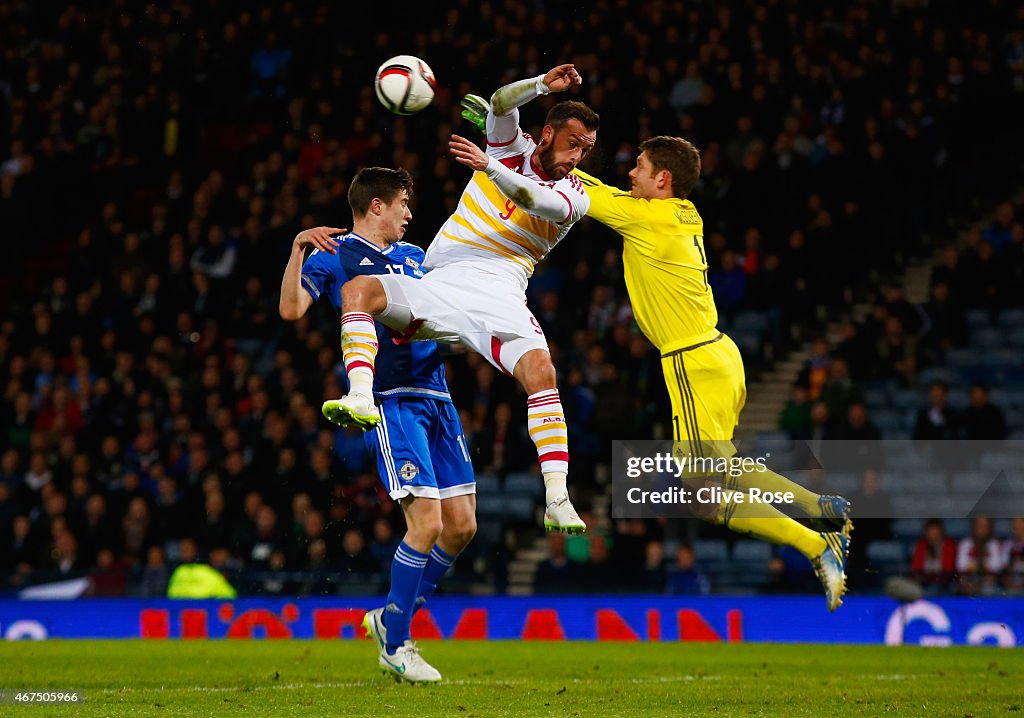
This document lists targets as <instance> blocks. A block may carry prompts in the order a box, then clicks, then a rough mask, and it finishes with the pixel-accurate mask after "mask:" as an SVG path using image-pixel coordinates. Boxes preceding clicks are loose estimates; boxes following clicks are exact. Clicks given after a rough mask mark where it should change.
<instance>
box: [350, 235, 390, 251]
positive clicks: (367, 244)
mask: <svg viewBox="0 0 1024 718" xmlns="http://www.w3.org/2000/svg"><path fill="white" fill-rule="evenodd" d="M348 236H349V237H352V238H353V239H358V240H359V241H360V242H362V243H363V244H365V245H366V246H367V247H370V248H371V249H373V250H375V251H377V252H379V253H381V254H391V250H393V249H394V248H395V245H394V244H389V245H388V246H387V247H385V248H384V249H381V248H380V247H378V246H377V245H376V244H374V243H373V242H371V241H370V240H368V239H367V238H366V237H363V236H362V235H359V234H356V233H355V232H349V233H348Z"/></svg>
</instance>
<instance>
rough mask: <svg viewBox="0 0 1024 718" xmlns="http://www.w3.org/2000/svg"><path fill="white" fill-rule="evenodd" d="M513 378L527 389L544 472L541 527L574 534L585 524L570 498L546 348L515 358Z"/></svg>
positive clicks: (565, 436)
mask: <svg viewBox="0 0 1024 718" xmlns="http://www.w3.org/2000/svg"><path fill="white" fill-rule="evenodd" d="M513 374H514V376H515V378H516V379H517V380H518V381H519V383H520V384H521V385H522V386H523V389H525V390H526V393H527V395H528V398H527V400H526V402H527V424H528V429H529V432H530V438H531V439H532V440H533V443H534V445H535V446H536V447H537V458H538V460H539V461H540V470H541V473H542V474H543V476H544V503H545V511H544V527H545V528H547V529H548V530H549V531H562V532H565V533H570V534H575V533H583V532H584V531H586V530H587V525H586V524H585V523H584V522H583V520H582V519H581V518H580V516H579V514H577V513H576V509H575V508H573V505H572V503H571V502H570V501H569V490H568V487H567V486H566V479H567V477H568V473H569V432H568V428H567V426H566V423H565V412H563V410H562V400H561V399H560V398H559V396H558V389H557V388H556V385H555V367H554V365H553V364H552V363H551V355H550V354H549V353H548V351H547V350H545V349H531V350H530V351H528V352H526V353H525V354H523V356H522V358H521V359H519V361H518V362H516V365H515V370H514V372H513Z"/></svg>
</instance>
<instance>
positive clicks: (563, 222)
mask: <svg viewBox="0 0 1024 718" xmlns="http://www.w3.org/2000/svg"><path fill="white" fill-rule="evenodd" d="M555 192H558V194H560V195H562V199H564V200H565V201H566V202H569V216H568V217H566V218H565V219H563V220H562V224H565V223H566V222H568V221H569V220H570V219H572V213H573V211H574V210H573V207H572V202H570V201H569V198H568V197H566V196H565V193H564V192H562V191H561V190H557V189H556V190H555Z"/></svg>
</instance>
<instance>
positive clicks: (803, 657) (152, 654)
mask: <svg viewBox="0 0 1024 718" xmlns="http://www.w3.org/2000/svg"><path fill="white" fill-rule="evenodd" d="M422 646H423V656H424V657H425V658H426V659H427V660H428V661H430V662H431V663H432V664H433V665H434V666H435V667H437V668H438V669H439V670H440V671H441V673H442V674H443V675H444V676H445V682H444V683H441V684H439V685H433V686H423V685H420V686H412V685H408V684H396V683H394V682H393V681H392V680H390V679H388V678H385V677H384V676H382V675H380V674H379V673H378V672H377V661H376V653H375V652H374V649H373V647H372V645H371V644H370V642H369V641H282V642H276V641H196V642H192V641H166V642H156V641H153V642H149V641H79V642H62V641H45V642H38V643H31V642H15V643H7V642H3V641H0V666H2V667H3V670H0V689H6V690H12V689H25V690H57V689H65V690H71V689H78V690H84V691H85V693H86V697H87V700H86V702H85V703H84V704H80V705H76V706H62V707H55V706H51V707H25V706H19V707H15V706H10V705H7V706H0V715H3V716H22V715H24V716H28V715H33V716H35V715H61V716H66V715H75V716H122V715H124V716H167V717H168V718H170V717H171V716H174V717H175V718H177V717H178V716H183V717H188V716H302V717H303V718H308V717H309V716H323V715H332V716H335V715H340V716H385V715H388V716H415V717H416V718H429V717H432V716H463V717H465V718H472V717H473V716H542V715H543V716H547V715H557V716H580V717H581V718H598V717H604V716H661V715H672V716H698V715H699V716H815V717H816V718H820V717H821V716H844V717H845V716H887V715H892V716H929V717H931V716H956V717H957V718H964V717H965V716H976V717H977V718H981V717H982V716H1000V715H1008V716H1016V717H1017V718H1024V652H1022V651H1020V650H1019V649H1017V650H1014V649H996V648H920V647H903V648H885V647H880V646H879V647H876V646H819V645H765V644H761V645H758V644H698V643H640V644H637V643H633V644H628V643H563V642H558V643H533V642H479V643H476V642H456V641H449V642H424V643H423V644H422Z"/></svg>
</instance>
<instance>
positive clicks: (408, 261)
mask: <svg viewBox="0 0 1024 718" xmlns="http://www.w3.org/2000/svg"><path fill="white" fill-rule="evenodd" d="M405 263H406V264H408V265H409V266H410V267H412V268H413V269H419V268H420V263H419V262H417V261H416V260H415V259H413V258H412V257H406V258H405Z"/></svg>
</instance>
